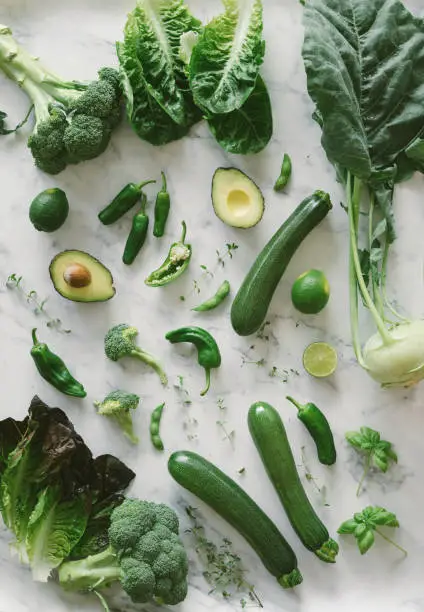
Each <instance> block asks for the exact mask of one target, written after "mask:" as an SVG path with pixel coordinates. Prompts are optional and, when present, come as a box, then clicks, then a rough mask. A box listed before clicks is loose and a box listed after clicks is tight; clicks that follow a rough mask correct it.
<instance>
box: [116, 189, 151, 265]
mask: <svg viewBox="0 0 424 612" xmlns="http://www.w3.org/2000/svg"><path fill="white" fill-rule="evenodd" d="M146 205H147V196H146V194H145V193H142V194H141V207H140V210H139V211H138V213H137V214H136V215H134V218H133V220H132V227H131V231H130V233H129V235H128V238H127V242H126V244H125V249H124V254H123V256H122V261H123V262H124V264H127V265H130V264H132V263H133V261H134V259H135V258H136V257H137V255H138V254H139V252H140V250H141V248H142V246H143V244H144V243H145V242H146V237H147V230H148V229H149V217H148V216H147V214H146Z"/></svg>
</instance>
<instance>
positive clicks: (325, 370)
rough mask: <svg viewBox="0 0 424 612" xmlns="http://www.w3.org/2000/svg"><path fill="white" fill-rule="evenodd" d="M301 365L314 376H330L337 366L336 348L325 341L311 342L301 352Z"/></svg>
mask: <svg viewBox="0 0 424 612" xmlns="http://www.w3.org/2000/svg"><path fill="white" fill-rule="evenodd" d="M303 367H304V368H305V370H306V371H307V372H308V374H310V375H311V376H315V378H326V377H327V376H331V374H333V372H334V371H335V369H336V368H337V353H336V350H335V349H334V348H333V347H332V346H330V344H327V342H313V343H312V344H310V345H309V346H307V347H306V349H305V352H304V353H303Z"/></svg>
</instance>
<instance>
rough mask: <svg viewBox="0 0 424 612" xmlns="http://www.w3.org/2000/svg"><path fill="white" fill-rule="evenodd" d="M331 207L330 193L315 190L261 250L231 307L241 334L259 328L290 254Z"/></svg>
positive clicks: (244, 334)
mask: <svg viewBox="0 0 424 612" xmlns="http://www.w3.org/2000/svg"><path fill="white" fill-rule="evenodd" d="M331 208H332V204H331V200H330V196H329V195H328V193H325V192H324V191H315V193H313V194H312V195H311V196H309V197H308V198H306V199H305V200H303V202H301V203H300V204H299V206H298V207H297V208H296V210H295V211H294V212H293V213H292V214H291V215H290V217H289V218H288V219H287V220H286V221H285V222H284V223H283V225H282V226H281V227H280V228H279V229H278V230H277V232H276V233H275V234H274V236H273V237H272V238H271V240H270V241H269V242H268V244H267V245H266V246H265V247H264V248H263V249H262V251H261V253H259V255H258V257H257V258H256V261H255V262H254V264H253V266H252V267H251V269H250V270H249V272H248V273H247V276H246V278H245V279H244V281H243V284H242V285H241V287H240V289H239V291H238V293H237V295H236V297H235V298H234V302H233V305H232V308H231V323H232V326H233V328H234V331H235V332H236V333H237V334H238V335H239V336H249V335H250V334H253V333H255V332H256V331H257V330H258V329H259V328H260V326H261V325H262V323H263V322H264V321H265V318H266V314H267V312H268V308H269V305H270V303H271V300H272V296H273V295H274V293H275V290H276V288H277V285H278V283H279V282H280V280H281V277H282V276H283V274H284V272H285V270H286V268H287V266H288V264H289V262H290V260H291V258H292V257H293V255H294V254H295V252H296V250H297V249H298V247H299V246H300V244H301V242H302V241H303V240H304V239H305V238H306V236H307V235H308V234H309V233H310V232H311V231H312V230H313V229H314V228H315V227H316V226H317V225H318V224H319V223H320V222H321V221H322V220H323V219H324V217H325V216H326V215H327V214H328V212H329V211H330V210H331Z"/></svg>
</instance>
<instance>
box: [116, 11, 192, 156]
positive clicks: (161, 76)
mask: <svg viewBox="0 0 424 612" xmlns="http://www.w3.org/2000/svg"><path fill="white" fill-rule="evenodd" d="M200 30H201V23H200V21H198V20H197V19H195V18H194V17H193V16H192V15H191V14H190V12H189V9H188V7H187V6H186V5H185V3H184V2H183V0H173V1H172V2H168V0H158V2H154V3H152V2H150V1H149V0H141V1H140V2H138V4H137V6H136V8H135V9H134V10H133V11H132V12H131V13H130V14H129V15H128V20H127V23H126V26H125V31H124V34H125V37H124V42H123V43H117V52H118V58H119V62H120V65H121V74H122V79H123V87H124V95H125V98H126V102H127V105H126V107H127V116H128V120H129V121H130V123H131V125H132V127H133V129H134V131H135V132H136V133H137V135H138V136H139V137H140V138H142V139H143V140H147V142H150V143H151V144H154V145H163V144H166V143H168V142H171V141H172V140H177V139H179V138H182V137H183V136H185V135H186V134H187V133H188V131H189V130H190V128H191V126H192V125H194V124H195V123H196V122H197V121H199V120H200V119H201V117H202V115H201V112H200V111H199V109H197V108H196V107H195V105H194V103H193V98H192V95H191V92H190V90H189V86H188V80H187V77H186V75H185V66H184V62H183V60H182V59H181V57H180V54H179V48H180V38H181V36H182V35H183V34H184V33H185V32H188V31H195V32H200Z"/></svg>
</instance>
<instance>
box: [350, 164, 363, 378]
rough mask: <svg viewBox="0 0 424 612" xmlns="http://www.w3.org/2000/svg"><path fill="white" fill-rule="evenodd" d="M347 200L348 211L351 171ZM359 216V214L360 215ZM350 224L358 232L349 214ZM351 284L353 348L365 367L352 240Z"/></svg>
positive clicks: (360, 362)
mask: <svg viewBox="0 0 424 612" xmlns="http://www.w3.org/2000/svg"><path fill="white" fill-rule="evenodd" d="M346 195H347V202H348V211H349V210H350V208H351V207H352V206H353V204H351V199H352V178H351V175H350V173H349V174H348V178H347V188H346ZM358 216H359V215H358ZM349 226H350V232H351V233H352V231H355V234H356V229H355V228H356V224H355V227H353V228H352V227H351V216H349ZM349 285H350V291H349V293H350V325H351V330H352V343H353V350H354V351H355V355H356V359H357V360H358V363H359V364H360V365H361V366H362V367H365V362H364V359H363V356H362V348H361V341H360V338H359V314H358V283H357V281H356V272H355V264H354V261H353V257H352V240H351V246H350V249H349Z"/></svg>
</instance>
